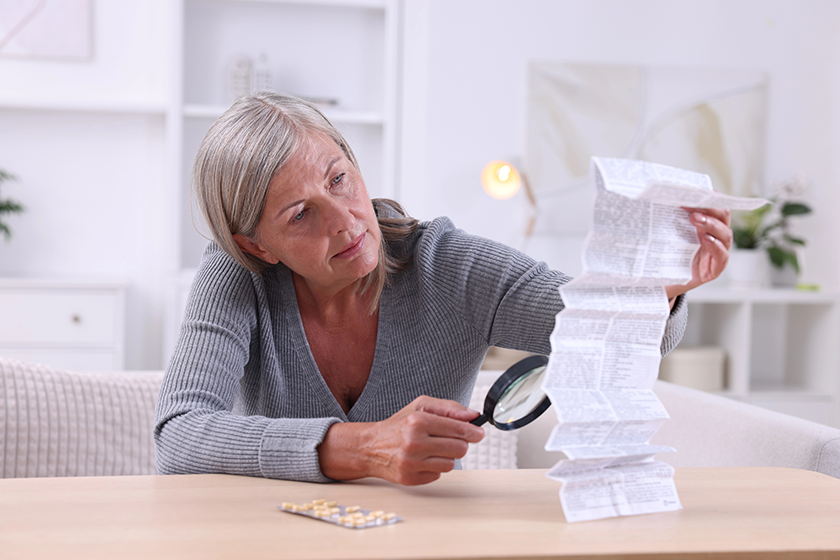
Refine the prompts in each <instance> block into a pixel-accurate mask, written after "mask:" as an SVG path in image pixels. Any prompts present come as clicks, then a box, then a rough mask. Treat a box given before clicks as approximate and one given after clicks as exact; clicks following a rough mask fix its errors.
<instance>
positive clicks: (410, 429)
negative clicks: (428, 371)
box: [369, 397, 484, 485]
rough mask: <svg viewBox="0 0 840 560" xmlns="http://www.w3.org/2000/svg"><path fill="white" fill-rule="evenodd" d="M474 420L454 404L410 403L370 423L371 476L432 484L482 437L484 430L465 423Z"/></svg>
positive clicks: (423, 400) (472, 413) (435, 401)
mask: <svg viewBox="0 0 840 560" xmlns="http://www.w3.org/2000/svg"><path fill="white" fill-rule="evenodd" d="M453 416H455V417H453ZM475 416H476V412H475V411H471V410H469V409H468V408H466V407H464V406H462V405H460V404H458V403H456V402H454V401H445V400H442V399H434V398H432V397H420V398H418V399H415V400H414V401H412V402H411V403H410V404H409V405H408V406H406V407H405V408H403V409H402V410H401V411H399V412H398V413H397V414H395V415H394V416H392V417H391V418H388V419H387V420H384V421H382V422H377V423H376V434H375V437H373V438H372V441H370V443H369V449H370V455H371V457H372V459H373V462H374V463H375V464H374V467H373V469H372V470H373V472H372V473H371V474H373V475H374V476H379V477H381V478H384V479H386V480H391V481H392V482H397V483H400V484H407V485H414V484H425V483H426V482H431V481H432V480H436V479H437V478H438V477H439V476H440V473H443V472H448V471H450V470H452V469H453V468H455V460H456V459H460V458H461V457H463V456H464V455H466V454H467V451H468V450H469V444H470V443H478V442H479V441H481V440H482V439H483V438H484V429H483V428H479V427H478V426H473V425H472V424H470V423H469V422H468V421H467V420H470V419H472V418H475ZM456 417H457V418H456Z"/></svg>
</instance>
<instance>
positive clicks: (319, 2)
mask: <svg viewBox="0 0 840 560" xmlns="http://www.w3.org/2000/svg"><path fill="white" fill-rule="evenodd" d="M193 1H195V0H193ZM228 1H237V2H245V1H248V2H254V3H263V4H290V5H298V6H324V7H328V8H330V7H332V8H336V7H337V8H367V9H373V10H384V9H385V8H386V7H387V6H388V5H389V4H390V3H391V0H228Z"/></svg>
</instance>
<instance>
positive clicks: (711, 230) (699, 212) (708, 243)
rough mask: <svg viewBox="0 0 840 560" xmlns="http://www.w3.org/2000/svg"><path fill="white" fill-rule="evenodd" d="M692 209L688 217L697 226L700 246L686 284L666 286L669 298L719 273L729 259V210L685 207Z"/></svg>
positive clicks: (730, 235)
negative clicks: (689, 278)
mask: <svg viewBox="0 0 840 560" xmlns="http://www.w3.org/2000/svg"><path fill="white" fill-rule="evenodd" d="M683 210H686V211H687V212H689V213H690V217H689V219H690V220H691V223H692V224H694V227H696V228H697V236H698V237H699V238H700V249H698V251H697V254H695V255H694V262H693V263H692V265H691V280H690V281H689V282H688V283H687V284H682V285H677V286H666V287H665V291H666V292H667V294H668V299H672V298H674V297H676V296H678V295H680V294H684V293H685V292H687V291H688V290H690V289H692V288H696V287H697V286H700V285H702V284H705V283H706V282H711V281H712V280H714V279H715V278H717V277H718V276H720V274H721V272H723V269H724V268H726V263H727V262H728V261H729V248H730V247H732V230H731V229H730V228H729V221H730V216H729V210H720V209H714V208H683Z"/></svg>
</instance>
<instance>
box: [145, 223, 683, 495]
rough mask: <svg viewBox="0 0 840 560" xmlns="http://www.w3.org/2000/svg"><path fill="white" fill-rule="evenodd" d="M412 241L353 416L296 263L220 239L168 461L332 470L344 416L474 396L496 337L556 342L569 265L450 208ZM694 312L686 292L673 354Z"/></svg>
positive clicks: (165, 404)
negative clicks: (337, 385)
mask: <svg viewBox="0 0 840 560" xmlns="http://www.w3.org/2000/svg"><path fill="white" fill-rule="evenodd" d="M412 243H413V247H414V260H413V263H412V265H411V267H410V268H409V269H408V270H407V271H405V272H402V273H399V274H396V275H395V276H394V277H393V278H392V281H391V283H390V285H388V286H386V288H385V289H384V291H383V293H382V298H381V303H380V310H379V330H378V334H377V340H376V351H375V355H374V359H373V366H372V368H371V371H370V377H369V378H368V381H367V384H366V385H365V388H364V391H363V392H362V394H361V396H360V397H359V399H358V401H357V402H355V403H354V404H353V407H352V408H351V409H350V412H349V413H347V414H345V413H344V411H343V410H342V409H341V406H339V404H338V402H337V401H336V399H335V398H334V397H333V395H332V393H331V392H330V390H329V388H328V387H327V385H326V383H325V382H324V380H323V378H322V377H321V375H320V373H319V372H318V367H317V366H316V364H315V360H314V359H313V357H312V353H311V352H310V350H309V345H308V343H307V341H306V336H305V334H304V330H303V325H302V323H301V318H300V313H299V311H298V306H297V300H296V298H295V289H294V286H293V283H292V276H291V272H290V271H289V269H288V268H286V267H285V266H283V265H282V264H281V265H276V266H273V267H271V268H269V269H268V270H267V271H265V272H264V273H263V274H262V275H259V276H258V275H255V274H253V273H251V272H248V271H246V270H245V269H244V268H242V267H241V266H240V265H239V264H237V263H236V262H235V261H234V260H233V259H232V258H231V257H229V256H228V255H226V254H225V253H224V252H223V251H222V250H221V249H220V248H219V247H218V246H217V245H215V244H213V243H211V244H210V245H209V247H208V248H207V250H206V252H205V254H204V256H203V258H202V261H201V264H200V266H199V269H198V273H197V274H196V276H195V280H194V281H193V285H192V288H191V291H190V296H189V300H188V303H187V310H186V314H185V317H184V323H183V326H182V328H181V333H180V339H179V342H178V344H177V347H176V349H175V353H174V355H173V357H172V359H171V361H170V363H169V366H168V368H167V371H166V375H165V378H164V381H163V385H162V387H161V391H160V397H159V399H158V405H157V410H156V415H155V422H156V425H155V434H154V435H155V443H156V446H157V467H158V471H159V472H160V473H163V474H170V473H172V474H174V473H230V474H241V475H251V476H262V477H269V478H282V479H289V480H301V481H314V482H325V481H329V479H328V478H326V477H325V476H324V475H323V474H322V473H321V469H320V466H319V464H318V451H317V447H318V445H319V444H320V443H321V441H322V440H323V438H324V435H325V434H326V431H327V429H328V428H329V427H330V426H331V425H332V424H333V423H335V422H376V421H379V420H383V419H385V418H388V417H389V416H391V415H393V414H394V413H395V412H397V411H398V410H400V409H401V408H403V407H404V406H406V405H407V404H408V403H410V402H411V401H412V400H414V398H416V397H417V396H419V395H431V396H433V397H439V398H444V399H453V400H456V401H458V402H460V403H462V404H464V405H466V404H467V403H468V402H469V398H470V394H471V392H472V389H473V385H474V383H475V379H476V376H477V374H478V370H479V367H480V365H481V362H482V360H483V358H484V355H485V353H486V352H487V349H488V348H489V347H490V346H501V347H505V348H514V349H519V350H524V351H528V352H534V353H540V354H546V355H547V354H548V353H549V352H550V350H551V348H550V343H549V335H550V334H551V331H552V330H553V328H554V317H555V315H556V314H557V313H558V312H559V311H560V310H561V309H563V302H562V300H561V299H560V294H559V291H558V289H557V288H558V286H560V285H561V284H563V283H565V282H568V281H569V280H570V279H571V278H570V277H568V276H566V275H564V274H562V273H560V272H556V271H553V270H549V269H548V268H547V267H546V266H545V264H543V263H537V262H536V261H534V260H533V259H531V258H530V257H528V256H527V255H524V254H522V253H520V252H517V251H515V250H513V249H511V248H509V247H507V246H505V245H502V244H499V243H496V242H493V241H490V240H487V239H483V238H480V237H476V236H472V235H468V234H466V233H464V232H463V231H461V230H459V229H456V228H455V226H454V225H453V224H452V222H451V221H450V220H449V219H447V218H438V219H436V220H433V221H431V222H424V223H421V224H420V226H419V228H418V230H417V232H416V233H415V235H414V237H413V239H412ZM685 323H686V305H685V302H684V298H683V297H680V298H679V300H678V301H677V303H676V305H675V306H674V310H673V311H672V313H671V317H670V319H669V321H668V325H667V327H666V330H665V336H664V338H663V341H662V352H663V354H665V353H667V352H668V351H670V350H671V348H673V347H674V346H675V345H676V344H677V343H678V342H679V340H680V338H681V337H682V334H683V331H684V329H685ZM335 351H336V352H341V348H336V349H335Z"/></svg>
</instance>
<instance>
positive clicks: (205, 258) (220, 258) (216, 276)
mask: <svg viewBox="0 0 840 560" xmlns="http://www.w3.org/2000/svg"><path fill="white" fill-rule="evenodd" d="M278 266H279V265H278ZM275 268H276V267H269V268H268V269H266V270H265V271H263V272H262V273H261V274H255V273H253V272H251V271H249V270H247V269H246V268H245V267H243V266H242V265H241V264H239V263H238V262H237V261H236V260H235V259H234V258H233V257H232V256H230V255H228V254H227V253H226V252H225V251H224V250H223V249H222V248H221V247H220V246H219V245H218V244H216V243H215V242H213V241H211V242H210V243H208V244H207V247H206V249H205V250H204V254H203V255H202V257H201V262H200V263H199V265H198V269H197V270H196V273H195V276H194V277H193V282H192V290H191V291H192V292H193V293H194V294H203V295H205V296H208V297H214V298H233V299H241V296H239V295H238V294H242V296H244V297H245V299H249V300H252V299H253V297H254V294H255V293H256V292H262V291H263V290H264V289H265V287H266V284H268V283H271V281H272V279H274V280H276V279H277V278H278V277H279V274H278V271H276V270H274V269H275Z"/></svg>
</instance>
